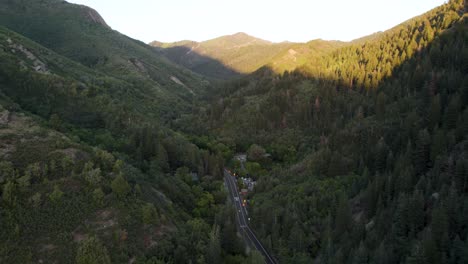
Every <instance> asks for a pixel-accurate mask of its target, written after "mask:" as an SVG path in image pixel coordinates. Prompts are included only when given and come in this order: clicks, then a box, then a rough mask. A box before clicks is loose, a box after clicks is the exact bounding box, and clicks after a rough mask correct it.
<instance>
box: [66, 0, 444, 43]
mask: <svg viewBox="0 0 468 264" xmlns="http://www.w3.org/2000/svg"><path fill="white" fill-rule="evenodd" d="M67 1H68V2H71V3H78V4H83V5H87V6H90V7H92V8H94V9H96V10H97V11H98V12H99V13H100V14H101V16H102V17H103V18H104V19H105V20H106V22H107V24H108V25H109V26H111V27H112V28H113V29H115V30H117V31H119V32H121V33H123V34H125V35H128V36H130V37H132V38H135V39H138V40H141V41H143V42H146V43H148V42H151V41H153V40H158V41H162V42H174V41H179V40H195V41H203V40H208V39H212V38H215V37H219V36H223V35H230V34H234V33H237V32H245V33H247V34H249V35H252V36H255V37H258V38H262V39H265V40H269V41H273V42H282V41H292V42H307V41H309V40H313V39H318V38H321V39H325V40H341V41H350V40H353V39H356V38H360V37H363V36H366V35H370V34H372V33H375V32H378V31H384V30H386V29H389V28H391V27H393V26H396V25H398V24H400V23H401V22H404V21H406V20H408V19H410V18H412V17H414V16H417V15H420V14H422V13H424V12H426V11H428V10H430V9H432V8H434V7H436V6H439V5H441V4H443V3H444V2H445V0H393V1H390V0H320V1H318V0H283V1H278V0H67Z"/></svg>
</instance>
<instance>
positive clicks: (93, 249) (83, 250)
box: [76, 236, 111, 264]
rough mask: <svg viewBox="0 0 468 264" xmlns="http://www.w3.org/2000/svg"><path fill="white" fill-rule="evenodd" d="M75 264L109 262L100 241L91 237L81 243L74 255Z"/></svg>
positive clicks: (104, 263) (108, 263)
mask: <svg viewBox="0 0 468 264" xmlns="http://www.w3.org/2000/svg"><path fill="white" fill-rule="evenodd" d="M76 263H77V264H110V263H111V260H110V257H109V254H108V252H107V249H106V247H105V246H104V245H103V244H102V243H101V241H100V240H99V239H98V238H97V237H95V236H91V237H89V238H87V239H86V240H84V241H82V242H81V244H80V246H79V247H78V252H77V253H76Z"/></svg>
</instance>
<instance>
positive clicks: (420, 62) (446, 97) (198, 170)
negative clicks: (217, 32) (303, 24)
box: [0, 0, 468, 264]
mask: <svg viewBox="0 0 468 264" xmlns="http://www.w3.org/2000/svg"><path fill="white" fill-rule="evenodd" d="M465 12H466V9H465V6H464V2H463V1H461V0H451V1H449V2H448V3H447V4H444V5H442V6H440V7H437V8H435V9H433V10H431V11H429V12H428V13H425V14H423V15H421V16H419V17H416V18H413V19H411V20H409V21H406V22H404V23H402V24H400V25H398V26H396V27H394V28H393V29H391V30H388V31H386V32H383V33H379V34H377V35H373V36H371V37H368V38H363V39H359V40H356V41H353V42H349V43H336V42H325V41H313V42H309V43H306V44H298V43H289V44H284V46H281V47H279V46H275V48H274V49H273V50H268V47H270V46H271V45H273V44H271V43H267V42H263V41H261V40H258V39H254V40H255V41H256V42H258V43H257V44H258V46H253V47H249V48H245V49H244V48H243V49H239V50H236V51H231V50H229V52H227V51H225V52H226V53H222V54H221V55H223V56H224V57H222V59H219V58H218V59H219V61H217V60H216V58H207V57H204V58H200V57H196V58H189V59H190V60H201V62H202V63H201V64H199V65H198V66H197V67H201V68H198V70H195V69H194V68H191V67H189V66H190V65H188V64H187V63H188V62H187V61H182V59H184V58H179V55H180V54H179V52H181V51H182V52H184V51H185V49H184V48H183V45H186V44H187V43H182V44H181V46H182V48H181V47H180V46H178V45H176V44H174V45H172V46H171V45H170V46H167V44H161V43H153V46H157V48H155V47H151V46H149V45H146V44H144V43H141V42H139V41H136V40H133V39H130V38H128V37H126V36H124V35H122V34H120V33H118V32H117V31H114V30H112V29H111V28H110V27H109V26H108V25H107V24H106V23H105V21H104V20H103V19H102V18H101V17H100V16H99V14H98V13H97V12H96V11H94V10H92V9H90V8H88V7H84V6H78V5H73V4H69V3H67V2H65V1H60V0H43V1H32V0H21V1H17V0H14V1H13V0H6V1H4V2H2V3H1V4H0V194H1V199H0V230H2V231H0V262H1V263H38V262H39V263H80V264H82V263H83V264H84V263H142V264H143V263H145V264H146V263H147V264H150V263H252V264H253V263H264V260H263V257H262V256H261V255H260V253H258V252H256V251H248V250H247V251H246V250H245V249H246V245H245V243H244V241H243V239H242V237H241V236H239V234H238V232H236V224H235V221H236V220H235V214H236V212H235V210H234V208H233V207H232V205H231V203H230V201H229V199H227V190H226V189H225V187H224V186H223V169H224V168H225V167H228V168H230V169H233V170H234V171H235V172H237V173H239V174H240V175H246V174H247V173H248V174H249V175H250V176H251V177H253V178H254V179H255V180H257V185H256V187H255V189H254V191H253V192H251V193H249V196H248V198H249V206H248V210H249V212H250V214H251V218H252V221H251V225H252V228H253V229H254V230H255V233H256V234H257V236H258V237H259V238H260V239H261V241H262V242H263V244H264V245H265V246H266V247H267V249H268V250H269V251H270V252H271V253H272V254H273V255H274V256H275V258H276V259H277V260H278V262H280V263H350V264H351V263H352V264H354V263H389V264H390V263H453V264H455V263H468V108H467V103H468V63H467V62H468V47H467V45H468V17H467V15H466V14H465ZM245 39H247V40H248V41H252V39H251V37H250V36H245V35H237V36H236V37H235V38H234V40H235V41H234V40H232V38H219V39H216V41H211V42H207V43H205V44H204V45H205V46H203V49H206V50H208V51H209V49H210V48H213V49H214V50H212V52H214V53H216V52H217V51H219V49H220V47H221V48H226V46H228V47H231V46H229V45H234V46H239V45H240V46H242V43H237V42H236V41H238V42H242V41H244V40H245ZM233 41H234V42H233ZM213 43H214V44H213ZM179 44H180V43H179ZM257 44H256V45H257ZM164 45H166V46H167V47H166V46H164ZM187 45H188V44H187ZM210 45H211V46H210ZM174 47H178V48H179V49H176V50H172V51H171V50H164V49H168V48H169V49H170V48H174ZM257 49H259V50H262V52H264V53H265V54H264V55H263V53H257V52H256V51H255V50H257ZM291 49H294V52H298V53H299V54H298V55H297V56H298V58H299V60H298V61H297V62H296V61H295V63H292V62H291V58H290V57H289V56H290V55H291V54H292V53H293V52H291V51H290V50H291ZM168 52H169V53H170V52H175V53H173V54H172V55H171V54H169V55H168ZM236 52H237V53H236ZM252 52H253V53H255V54H256V56H259V57H261V58H258V59H257V57H255V59H252V58H251V57H249V56H250V55H249V54H251V53H252ZM244 53H245V54H244ZM294 54H295V53H294ZM170 55H171V56H173V57H171V56H170ZM195 55H196V54H195ZM195 55H194V56H195ZM174 56H175V57H174ZM168 57H169V59H168ZM232 57H234V58H242V60H240V59H239V61H237V62H236V63H237V64H236V67H239V68H238V69H244V68H245V69H249V71H251V70H255V69H257V68H258V67H259V66H260V65H259V64H258V63H259V61H258V60H261V64H264V65H263V67H261V68H260V69H258V70H256V71H255V72H252V73H249V74H244V75H240V74H239V72H234V71H232V69H231V70H230V69H229V67H228V65H226V61H231V60H233V59H232ZM174 58H176V59H174ZM185 59H186V58H185ZM177 60H179V61H177ZM223 60H226V61H223ZM189 62H190V61H189ZM198 62H200V61H198ZM177 63H178V64H177ZM190 63H191V62H190ZM190 63H189V64H190ZM253 63H256V64H255V65H253ZM223 64H224V66H223ZM200 65H201V66H200ZM207 65H208V66H207ZM191 66H193V65H191ZM185 67H187V68H185ZM217 67H226V68H222V69H221V68H217ZM215 68H217V69H215ZM285 69H288V71H284V72H283V70H285ZM192 70H194V71H197V72H198V73H194V72H192ZM213 71H216V72H213ZM249 71H242V72H244V73H247V72H249ZM279 72H281V73H279ZM200 74H201V75H200ZM232 76H237V77H236V78H232ZM212 77H216V78H225V79H229V80H227V81H222V82H221V81H219V80H217V79H212ZM239 152H245V153H247V158H248V160H247V162H246V164H245V167H244V166H240V164H239V162H237V161H236V160H235V159H233V155H234V154H235V153H239Z"/></svg>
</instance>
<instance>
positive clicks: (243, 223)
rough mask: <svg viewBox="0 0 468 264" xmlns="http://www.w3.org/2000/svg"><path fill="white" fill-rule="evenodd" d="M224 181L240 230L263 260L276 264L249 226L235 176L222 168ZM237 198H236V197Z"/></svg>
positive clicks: (269, 263)
mask: <svg viewBox="0 0 468 264" xmlns="http://www.w3.org/2000/svg"><path fill="white" fill-rule="evenodd" d="M224 181H225V183H226V186H227V188H228V190H229V195H230V197H231V200H232V202H233V203H234V206H235V207H236V221H237V224H238V225H239V227H240V231H241V232H242V233H243V234H244V237H245V239H246V240H248V241H249V242H250V244H251V245H252V246H254V247H255V249H256V250H258V251H259V252H260V253H262V255H263V256H264V258H265V262H266V263H268V264H277V262H276V260H275V259H274V258H273V257H272V256H271V255H270V254H269V253H268V251H267V250H266V249H265V247H264V246H263V245H262V243H261V242H260V240H258V239H257V237H256V236H255V233H254V232H253V231H252V229H250V227H249V221H248V212H247V210H246V209H245V207H244V206H242V204H241V199H240V197H239V190H238V189H237V184H236V178H235V177H234V176H232V175H231V174H230V173H229V171H227V170H226V169H225V170H224ZM236 198H237V199H236Z"/></svg>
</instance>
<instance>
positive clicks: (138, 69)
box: [0, 0, 207, 97]
mask: <svg viewBox="0 0 468 264" xmlns="http://www.w3.org/2000/svg"><path fill="white" fill-rule="evenodd" d="M0 25H3V26H5V27H7V28H9V29H11V30H13V31H15V32H17V33H19V34H21V35H24V36H25V37H28V38H30V39H32V40H34V41H36V42H37V43H39V44H41V45H42V46H44V47H46V48H49V49H51V50H53V51H55V52H56V53H58V54H60V55H62V56H64V57H67V58H69V59H71V60H73V61H76V62H78V63H81V64H83V65H85V66H87V67H90V68H93V69H95V70H98V71H100V72H103V73H105V74H108V75H110V76H112V77H114V78H118V79H123V80H125V81H129V82H140V83H142V84H143V83H146V84H147V85H151V86H153V87H157V89H160V90H161V92H163V93H166V94H169V93H170V94H178V95H180V96H183V97H191V96H192V95H193V94H196V93H198V92H203V91H204V89H205V88H206V86H207V85H206V82H205V81H204V80H203V79H202V78H200V77H199V76H197V75H195V74H193V73H192V72H190V71H187V70H184V69H182V68H180V67H178V66H176V65H174V64H173V63H170V62H169V61H168V60H167V59H165V58H164V57H162V56H159V55H158V54H156V53H155V52H154V51H153V50H152V49H151V48H150V47H149V46H147V45H146V44H144V43H142V42H140V41H136V40H133V39H131V38H129V37H127V36H125V35H122V34H120V33H119V32H117V31H114V30H112V29H111V28H110V27H109V26H108V25H107V24H106V22H105V21H104V20H103V19H102V17H101V16H100V15H99V14H98V13H97V12H96V11H94V10H93V9H91V8H89V7H85V6H81V5H75V4H69V3H67V2H65V1H62V0H47V1H31V0H19V1H13V0H5V1H2V8H1V9H0ZM176 80H180V82H178V81H176Z"/></svg>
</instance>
